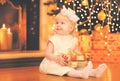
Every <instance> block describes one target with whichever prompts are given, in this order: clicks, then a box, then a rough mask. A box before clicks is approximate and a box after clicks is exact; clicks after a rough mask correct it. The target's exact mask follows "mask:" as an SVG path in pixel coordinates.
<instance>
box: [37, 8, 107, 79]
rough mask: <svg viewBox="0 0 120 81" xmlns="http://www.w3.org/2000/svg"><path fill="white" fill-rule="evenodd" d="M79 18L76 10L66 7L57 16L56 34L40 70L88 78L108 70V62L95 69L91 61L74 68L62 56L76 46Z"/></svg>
mask: <svg viewBox="0 0 120 81" xmlns="http://www.w3.org/2000/svg"><path fill="white" fill-rule="evenodd" d="M78 20H79V18H78V17H77V15H75V13H74V11H73V10H71V9H70V8H68V9H66V8H65V7H63V9H62V10H61V12H60V13H59V14H58V15H57V16H56V18H55V28H54V31H55V35H53V36H52V37H51V38H50V39H49V41H48V43H47V47H46V51H45V58H44V59H43V61H42V62H41V63H40V67H39V70H40V72H44V73H46V74H53V75H58V76H63V75H67V76H71V77H79V78H84V79H87V78H88V77H89V76H93V77H100V76H101V75H102V73H103V72H104V71H105V70H106V68H107V66H106V64H101V65H99V66H98V67H97V68H96V69H93V65H92V62H91V61H89V62H88V64H87V66H86V67H84V68H81V67H78V68H72V67H70V66H68V62H66V60H65V59H64V58H63V57H62V55H63V54H67V53H68V52H69V51H70V50H74V49H75V48H76V45H77V43H78V40H77V38H76V37H74V36H73V35H72V33H73V31H74V27H75V24H76V22H77V21H78Z"/></svg>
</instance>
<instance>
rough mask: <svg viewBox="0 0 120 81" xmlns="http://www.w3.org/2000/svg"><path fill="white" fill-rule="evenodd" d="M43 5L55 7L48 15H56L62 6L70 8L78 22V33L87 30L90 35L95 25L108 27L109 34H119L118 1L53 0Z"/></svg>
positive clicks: (119, 15) (119, 11)
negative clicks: (77, 17)
mask: <svg viewBox="0 0 120 81" xmlns="http://www.w3.org/2000/svg"><path fill="white" fill-rule="evenodd" d="M44 4H45V5H48V6H49V5H56V6H54V7H53V9H52V10H51V11H49V12H48V15H51V16H52V15H56V14H58V13H59V12H60V9H61V8H62V6H63V5H65V6H66V7H70V8H71V9H73V10H74V11H75V12H76V15H78V16H79V18H80V20H79V21H78V31H79V30H81V29H87V30H88V32H89V33H91V32H92V31H93V30H94V29H95V26H96V25H97V24H101V28H104V26H106V25H109V30H108V31H109V32H111V33H116V32H120V23H119V22H120V8H119V1H116V0H53V1H51V0H50V1H48V2H46V3H44Z"/></svg>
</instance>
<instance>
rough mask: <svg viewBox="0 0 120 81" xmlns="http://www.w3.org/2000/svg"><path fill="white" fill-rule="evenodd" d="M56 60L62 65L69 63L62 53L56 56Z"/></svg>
mask: <svg viewBox="0 0 120 81" xmlns="http://www.w3.org/2000/svg"><path fill="white" fill-rule="evenodd" d="M55 61H56V62H57V63H58V64H60V65H62V66H67V65H68V62H67V61H66V60H65V59H64V58H63V57H62V55H58V56H56V58H55Z"/></svg>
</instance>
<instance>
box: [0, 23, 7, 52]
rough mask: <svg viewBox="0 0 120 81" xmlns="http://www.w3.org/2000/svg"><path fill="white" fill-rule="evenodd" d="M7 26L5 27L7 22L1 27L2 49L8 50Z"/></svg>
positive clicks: (0, 43)
mask: <svg viewBox="0 0 120 81" xmlns="http://www.w3.org/2000/svg"><path fill="white" fill-rule="evenodd" d="M7 31H8V30H7V28H6V27H5V24H3V25H2V28H1V29H0V49H1V50H7V49H8V45H7V41H8V34H7Z"/></svg>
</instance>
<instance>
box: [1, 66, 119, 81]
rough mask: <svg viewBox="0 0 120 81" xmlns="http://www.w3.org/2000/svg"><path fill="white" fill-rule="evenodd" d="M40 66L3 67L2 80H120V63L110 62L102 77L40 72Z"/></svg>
mask: <svg viewBox="0 0 120 81" xmlns="http://www.w3.org/2000/svg"><path fill="white" fill-rule="evenodd" d="M94 65H95V66H97V65H98V64H94ZM38 68H39V67H38V66H30V67H16V68H1V69H0V81H120V64H108V69H107V70H106V71H105V72H104V74H103V75H102V76H101V77H100V78H93V77H90V78H89V79H80V78H72V77H67V76H63V77H60V76H53V75H46V74H42V73H40V72H39V69H38Z"/></svg>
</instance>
